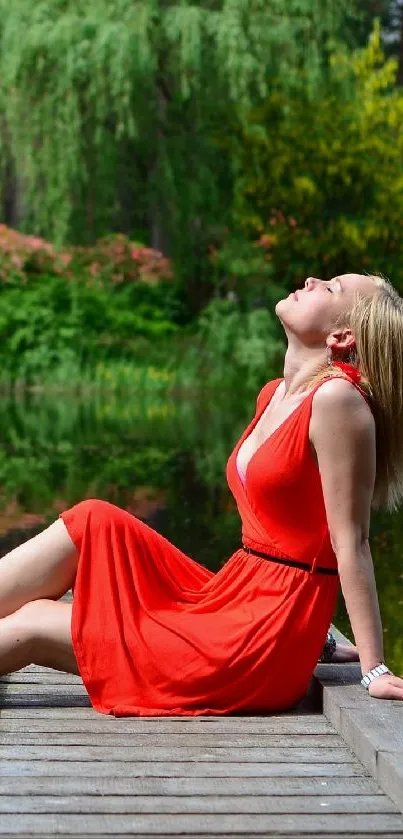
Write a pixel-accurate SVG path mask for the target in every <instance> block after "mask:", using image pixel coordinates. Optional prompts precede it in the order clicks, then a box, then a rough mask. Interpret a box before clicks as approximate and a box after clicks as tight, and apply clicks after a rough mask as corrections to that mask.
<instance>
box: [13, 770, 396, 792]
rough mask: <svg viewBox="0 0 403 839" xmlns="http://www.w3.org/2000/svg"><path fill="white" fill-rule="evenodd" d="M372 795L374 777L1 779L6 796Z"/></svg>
mask: <svg viewBox="0 0 403 839" xmlns="http://www.w3.org/2000/svg"><path fill="white" fill-rule="evenodd" d="M240 790H242V794H243V795H292V794H295V795H318V796H323V795H325V796H326V798H328V797H329V796H337V795H356V796H358V795H373V796H383V793H382V791H381V789H380V788H379V786H378V785H377V784H376V782H375V781H374V780H373V779H372V778H363V777H348V778H344V777H340V778H339V777H334V776H332V777H329V778H326V780H323V778H322V777H320V778H311V777H309V776H308V777H307V776H305V777H301V778H299V777H296V778H295V777H294V778H293V777H280V778H279V777H277V776H274V777H272V778H270V777H267V778H242V781H241V782H240V780H239V778H224V777H222V778H220V783H219V784H217V781H216V779H215V778H180V777H175V778H136V777H122V776H121V777H119V778H115V777H112V776H111V777H108V776H107V777H105V778H103V777H97V775H96V769H94V777H92V778H83V777H76V776H72V775H63V776H60V777H57V776H56V777H49V776H43V777H32V778H25V777H21V776H19V777H18V781H16V778H15V776H14V775H11V776H2V779H1V793H2V794H3V795H45V794H47V795H84V794H86V793H92V794H94V795H116V796H119V795H151V796H152V795H167V796H168V795H216V796H220V795H234V796H238V795H239V793H240Z"/></svg>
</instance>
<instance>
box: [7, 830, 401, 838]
mask: <svg viewBox="0 0 403 839" xmlns="http://www.w3.org/2000/svg"><path fill="white" fill-rule="evenodd" d="M11 835H12V834H10V833H6V834H3V833H2V834H1V836H2V839H10V837H11ZM13 835H15V834H13ZM110 835H111V834H110V833H101V831H99V833H98V836H99V837H100V839H104V837H105V839H106V837H107V836H110ZM135 835H136V839H149V836H150V834H149V833H147V834H146V833H142V832H141V833H138V832H137V831H136V834H135ZM165 835H166V834H164V836H165ZM187 835H188V836H189V834H187ZM270 835H271V836H274V835H276V836H277V835H278V836H281V839H296V836H298V834H295V833H281V834H279V833H276V834H270V833H266V839H267V837H269V836H270ZM347 835H348V836H351V837H353V839H374V834H373V833H363V832H362V831H361V830H359V831H358V832H356V831H354V832H353V833H348V834H346V833H345V832H343V833H334V832H333V831H330V832H329V833H328V832H326V839H346V836H347ZM375 835H376V834H375ZM54 836H55V834H54V833H42V834H41V839H54ZM184 836H185V839H186V835H185V834H182V833H181V834H180V835H179V834H178V833H173V834H171V833H170V834H169V837H170V839H184ZM239 836H242V834H240V833H235V831H232V832H231V833H216V832H215V831H213V833H209V834H208V839H235V837H237V838H238V837H239ZM300 836H302V837H303V839H318V833H311V831H308V832H307V833H305V832H304V833H303V834H300ZM18 837H19V839H31V837H32V833H19V834H18ZM319 837H320V833H319ZM74 839H88V833H74ZM113 839H127V833H125V834H123V833H115V832H114V833H113ZM191 839H206V834H205V833H199V832H197V833H193V832H192V834H191ZM247 839H262V834H261V833H254V832H249V833H248V837H247ZM382 839H402V837H401V835H400V834H399V833H397V834H396V833H389V831H387V832H384V833H382Z"/></svg>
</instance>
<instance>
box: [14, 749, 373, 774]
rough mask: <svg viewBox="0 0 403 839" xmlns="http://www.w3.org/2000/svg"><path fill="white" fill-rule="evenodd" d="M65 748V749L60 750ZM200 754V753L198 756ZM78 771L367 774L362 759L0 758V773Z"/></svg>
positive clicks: (68, 772)
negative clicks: (347, 761) (160, 759)
mask: <svg viewBox="0 0 403 839" xmlns="http://www.w3.org/2000/svg"><path fill="white" fill-rule="evenodd" d="M63 751H64V752H65V749H64V750H63ZM200 758H201V756H200ZM66 774H69V775H77V777H90V778H101V777H110V776H112V777H113V776H115V777H122V776H123V777H125V776H126V777H132V778H136V777H137V778H141V777H146V778H148V777H150V778H151V777H163V778H169V777H171V778H174V777H188V778H204V777H206V776H209V777H210V778H225V777H226V778H247V777H258V778H259V777H273V776H277V777H282V776H284V775H285V776H287V777H310V776H311V777H317V776H322V777H323V778H326V777H334V776H337V777H344V778H348V777H352V776H358V777H360V778H361V777H362V776H363V775H364V776H366V772H365V771H364V770H363V766H362V764H361V763H357V762H355V761H351V762H350V763H339V764H335V763H334V764H330V763H329V762H325V763H314V762H309V763H306V762H305V761H303V762H300V763H292V762H291V761H290V762H287V763H280V762H277V761H276V762H275V763H268V762H267V761H263V763H238V762H235V763H232V762H231V763H228V762H224V761H223V762H208V763H207V762H205V761H203V760H202V759H200V760H198V761H197V762H194V763H193V762H187V763H186V762H185V761H180V762H177V761H170V760H169V761H165V762H159V761H151V762H150V761H145V760H138V761H136V762H131V761H128V760H127V761H125V760H123V761H122V760H118V761H113V762H108V761H106V760H105V761H97V760H96V759H95V760H93V761H90V760H87V761H86V760H83V761H77V760H76V761H73V760H71V761H68V764H66V762H65V761H64V758H63V757H62V758H61V760H52V759H50V758H49V759H43V758H40V757H39V758H38V760H27V759H25V760H15V759H13V760H8V761H2V762H0V777H3V776H4V775H8V776H17V777H20V776H23V775H25V776H32V775H34V776H37V777H43V776H44V775H45V776H54V777H56V776H64V775H66Z"/></svg>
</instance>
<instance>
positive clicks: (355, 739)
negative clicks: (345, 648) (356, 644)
mask: <svg viewBox="0 0 403 839" xmlns="http://www.w3.org/2000/svg"><path fill="white" fill-rule="evenodd" d="M336 636H337V638H338V640H341V641H342V642H343V643H349V642H348V640H347V639H346V638H344V637H343V636H342V635H341V633H340V632H337V633H336ZM360 676H361V671H360V667H359V665H357V664H349V665H344V666H339V665H318V666H317V668H316V670H315V679H316V682H317V684H318V686H320V687H321V690H322V699H323V711H324V714H325V716H327V718H328V719H329V720H330V721H331V722H332V724H333V725H334V726H335V729H336V730H337V731H338V732H339V733H340V734H341V735H342V737H343V739H344V740H345V741H346V743H347V744H348V745H349V746H350V747H351V748H352V749H353V750H354V753H355V754H357V757H358V758H359V759H360V760H361V761H362V762H363V764H364V765H365V767H366V769H368V770H369V771H370V772H371V774H372V775H373V777H374V778H375V780H376V781H377V782H378V783H379V784H380V786H381V788H382V789H383V790H384V792H386V793H387V794H388V795H389V796H390V797H391V798H392V800H393V801H394V802H395V804H396V805H397V807H398V808H399V810H400V811H401V812H403V715H402V705H401V702H397V701H396V702H394V701H391V700H389V701H386V702H385V701H382V702H379V700H376V699H373V698H371V697H370V696H368V694H367V692H366V691H365V690H364V689H363V688H362V686H361V685H360V683H359V680H360Z"/></svg>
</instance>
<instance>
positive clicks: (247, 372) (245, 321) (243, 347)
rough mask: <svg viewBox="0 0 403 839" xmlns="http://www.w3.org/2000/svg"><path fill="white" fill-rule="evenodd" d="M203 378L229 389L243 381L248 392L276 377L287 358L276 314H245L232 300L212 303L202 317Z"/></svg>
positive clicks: (243, 387)
mask: <svg viewBox="0 0 403 839" xmlns="http://www.w3.org/2000/svg"><path fill="white" fill-rule="evenodd" d="M199 335H200V337H201V341H202V347H203V355H202V358H203V379H204V381H205V382H206V383H208V384H210V385H217V384H218V385H219V384H223V383H224V382H225V384H226V386H227V387H229V388H230V387H232V386H234V385H236V384H237V385H238V386H239V383H240V382H242V389H243V390H244V392H245V393H251V392H254V391H256V390H257V389H258V388H259V387H260V386H262V384H263V383H264V382H265V381H267V380H268V379H270V378H273V377H274V376H275V375H276V373H275V371H276V370H277V371H278V370H279V367H280V365H281V360H282V357H283V355H284V344H283V342H282V341H280V338H279V334H278V327H277V324H276V322H275V319H274V315H272V314H271V312H269V311H268V310H267V309H263V308H258V309H253V310H251V311H247V312H242V311H241V309H240V307H239V305H238V304H236V303H235V302H233V301H231V300H220V299H216V300H212V301H211V302H210V303H209V304H208V306H207V307H206V308H205V309H204V310H203V312H202V314H201V315H200V317H199Z"/></svg>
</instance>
